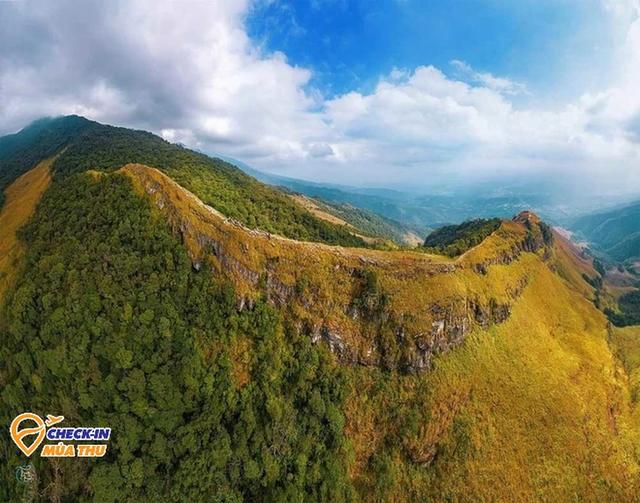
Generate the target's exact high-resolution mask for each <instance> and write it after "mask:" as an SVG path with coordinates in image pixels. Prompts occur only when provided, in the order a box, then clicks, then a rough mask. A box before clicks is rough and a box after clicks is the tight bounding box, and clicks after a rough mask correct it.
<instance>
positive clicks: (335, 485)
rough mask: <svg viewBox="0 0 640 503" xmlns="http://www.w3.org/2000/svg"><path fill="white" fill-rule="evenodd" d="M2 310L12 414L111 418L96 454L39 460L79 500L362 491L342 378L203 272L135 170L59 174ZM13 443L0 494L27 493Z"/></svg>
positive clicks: (73, 422)
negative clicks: (240, 307)
mask: <svg viewBox="0 0 640 503" xmlns="http://www.w3.org/2000/svg"><path fill="white" fill-rule="evenodd" d="M22 238H23V240H24V241H25V242H26V244H27V245H28V252H27V255H26V257H25V259H24V263H23V265H22V271H21V276H20V279H19V281H18V283H17V285H16V286H15V288H14V290H13V291H12V292H11V293H10V296H9V298H8V301H7V303H6V305H5V306H4V308H3V310H2V314H1V315H0V340H1V344H0V348H1V349H0V351H1V353H2V354H1V356H0V382H2V384H3V389H2V393H1V395H0V404H1V405H0V415H1V416H2V417H1V419H0V420H1V421H2V422H3V424H9V422H10V421H11V419H12V418H13V417H14V416H15V415H17V414H18V413H20V412H23V411H33V412H36V413H38V414H40V415H41V416H44V415H45V414H61V415H64V416H65V424H66V425H67V426H110V427H111V428H112V429H113V431H112V439H111V441H110V443H109V448H108V452H107V456H106V458H104V459H101V460H95V461H94V462H84V460H78V459H63V460H44V459H41V458H39V457H34V458H33V462H34V464H35V465H36V469H37V471H38V475H39V477H40V480H39V490H40V491H41V492H43V494H44V496H45V497H46V498H51V499H55V497H61V498H66V499H67V500H69V501H71V500H73V501H93V500H97V501H135V502H140V501H149V502H151V501H153V502H155V501H242V500H255V499H256V498H258V497H259V498H260V499H264V500H287V501H308V500H318V501H320V500H322V501H341V500H346V499H350V496H351V489H350V486H349V484H348V482H347V478H346V469H345V466H346V461H345V456H346V454H347V453H346V446H345V441H344V437H343V431H342V429H343V423H344V419H343V415H342V413H341V403H342V400H343V398H344V397H343V395H344V391H343V390H344V385H343V377H342V374H341V373H340V371H339V370H338V367H336V366H334V365H333V364H332V363H331V362H330V355H329V354H328V352H327V351H326V349H324V348H321V347H318V346H313V345H311V343H310V342H309V340H308V338H304V337H299V336H296V335H294V332H293V331H292V330H288V329H287V328H286V327H284V326H283V324H282V321H281V319H280V316H279V315H278V314H277V313H276V312H275V311H274V310H272V309H271V308H269V307H268V306H266V305H265V304H264V303H258V304H257V305H256V307H255V308H254V309H253V310H251V311H244V312H242V313H239V312H237V311H236V308H235V305H236V303H235V295H234V292H233V289H232V288H231V287H230V286H229V285H226V284H221V283H219V282H217V281H216V280H215V279H214V278H212V277H211V275H210V274H209V273H207V272H204V271H203V272H195V271H194V270H193V268H192V267H191V264H190V262H189V260H188V257H187V254H186V252H185V250H184V249H183V247H182V246H180V244H179V243H178V241H177V238H175V237H174V236H173V235H172V234H171V233H170V231H169V229H168V227H167V225H166V224H165V223H164V222H163V221H162V220H161V219H160V218H159V216H157V215H154V212H153V210H152V209H151V207H150V205H149V203H148V201H147V200H145V199H142V198H140V197H138V196H136V195H135V194H134V192H133V191H132V188H131V186H130V182H129V180H128V179H127V178H126V177H124V176H122V175H110V176H103V177H99V178H98V179H94V178H93V177H91V176H89V175H85V174H83V175H73V176H71V177H69V178H67V179H65V180H63V181H60V182H58V183H56V184H54V185H53V186H52V187H51V189H50V190H49V191H48V192H47V194H46V195H45V197H44V199H43V201H42V202H41V204H40V207H39V209H38V211H37V214H36V215H35V217H34V219H33V220H32V221H31V223H30V224H29V225H28V226H27V227H26V228H25V229H24V231H23V232H22ZM17 454H18V451H17V449H13V448H10V449H9V461H8V463H7V462H5V463H3V469H2V476H1V479H0V480H4V482H3V483H0V488H1V489H0V499H1V500H2V501H11V500H14V499H16V498H17V497H18V495H17V494H15V493H14V491H16V490H19V486H17V485H16V484H15V481H13V477H14V473H13V471H14V469H15V467H16V466H18V465H19V464H20V463H21V459H20V458H19V457H18V455H17Z"/></svg>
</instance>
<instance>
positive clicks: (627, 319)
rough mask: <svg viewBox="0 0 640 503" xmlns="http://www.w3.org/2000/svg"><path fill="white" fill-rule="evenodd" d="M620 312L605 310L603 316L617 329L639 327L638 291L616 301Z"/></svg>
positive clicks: (626, 294) (639, 294)
mask: <svg viewBox="0 0 640 503" xmlns="http://www.w3.org/2000/svg"><path fill="white" fill-rule="evenodd" d="M618 306H619V309H620V311H619V312H615V311H613V310H612V309H610V308H607V309H606V310H605V314H606V315H607V316H608V317H609V319H610V320H611V323H613V324H614V325H616V326H617V327H628V326H630V325H640V290H634V291H632V292H629V293H625V294H624V295H622V296H621V297H620V299H618Z"/></svg>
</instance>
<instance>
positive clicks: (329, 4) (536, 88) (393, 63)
mask: <svg viewBox="0 0 640 503" xmlns="http://www.w3.org/2000/svg"><path fill="white" fill-rule="evenodd" d="M605 10H606V9H605V6H604V4H603V2H601V1H598V0H316V1H310V2H307V1H295V0H280V1H263V2H259V3H257V4H255V5H254V7H253V9H252V10H251V11H250V14H249V16H248V18H247V29H248V32H249V34H250V36H251V37H252V38H253V39H254V40H255V41H256V42H257V43H258V44H259V45H261V46H262V47H263V48H264V50H267V51H282V52H283V53H284V54H286V56H287V58H288V61H289V62H290V63H292V64H295V65H299V66H303V67H306V68H312V69H313V79H312V81H311V84H312V85H315V86H317V87H318V88H319V89H320V90H321V91H322V92H323V93H325V94H326V95H327V96H333V95H337V94H342V93H345V92H348V91H352V90H357V91H361V92H370V91H371V90H372V88H373V87H374V86H375V85H376V84H377V81H378V79H379V78H380V76H381V75H386V74H388V73H389V72H391V70H392V69H393V68H404V69H412V68H416V67H419V66H422V65H434V66H436V67H438V68H440V69H442V70H443V71H445V72H450V73H451V74H453V75H455V73H456V72H455V68H452V67H451V65H450V62H451V61H452V60H462V61H464V62H466V63H468V64H469V65H470V66H472V67H473V68H476V69H480V70H482V71H487V72H491V73H492V74H494V75H508V76H509V77H510V78H513V79H515V80H518V81H523V82H526V84H527V87H528V88H529V89H530V90H531V93H535V94H536V95H537V97H538V98H540V97H541V96H540V94H543V95H546V94H553V98H554V99H559V98H561V97H562V96H560V94H565V92H573V91H575V89H571V90H567V91H565V90H564V86H558V84H559V83H563V82H564V81H566V80H569V79H574V78H575V76H576V75H580V77H581V78H580V79H579V85H580V87H583V88H586V87H589V86H595V85H597V84H598V83H599V82H600V81H601V77H602V75H606V73H607V72H606V68H607V67H608V65H609V64H610V60H611V58H610V56H611V51H612V48H613V43H614V34H613V33H612V31H611V29H610V21H609V17H608V15H607V13H606V12H605ZM593 65H597V66H598V68H599V69H601V72H592V71H590V70H591V69H592V67H593ZM558 88H560V89H558ZM559 90H560V93H559V92H558V91H559Z"/></svg>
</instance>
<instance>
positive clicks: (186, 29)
mask: <svg viewBox="0 0 640 503" xmlns="http://www.w3.org/2000/svg"><path fill="white" fill-rule="evenodd" d="M639 88H640V0H375V1H374V0H308V1H303V0H209V1H206V2H203V1H191V0H183V1H180V2H157V1H154V0H110V1H109V2H104V1H102V0H85V1H83V2H77V1H76V0H56V1H55V2H51V1H47V0H15V1H11V2H2V1H0V134H5V133H9V132H13V131H16V130H18V129H20V128H21V127H23V126H24V125H25V124H27V123H28V122H29V121H31V120H34V119H36V118H39V117H42V116H45V115H60V114H69V113H76V114H80V115H84V116H87V117H89V118H91V119H94V120H98V121H101V122H105V123H110V124H116V125H121V126H128V127H135V128H141V129H146V130H149V131H152V132H155V133H157V134H159V135H161V136H163V137H164V138H166V139H167V140H169V141H174V142H181V143H183V144H185V145H188V146H190V147H193V148H196V149H198V150H201V151H204V152H209V153H220V154H224V155H226V156H229V157H234V158H237V159H239V160H241V161H244V162H246V163H247V164H249V165H251V166H253V167H255V168H257V169H261V170H263V171H268V172H272V173H277V174H282V175H287V176H292V177H297V178H305V179H310V180H315V181H322V182H333V183H343V184H353V185H367V186H377V187H398V188H407V187H410V188H415V189H416V190H424V191H425V192H428V191H429V190H432V189H433V188H434V187H436V186H437V187H445V188H450V189H459V188H464V187H465V186H466V188H469V187H472V188H474V187H480V186H487V185H486V184H488V186H495V187H497V188H499V189H500V188H502V187H503V186H505V187H506V185H508V184H510V185H511V186H512V187H513V186H516V185H517V186H520V187H523V186H526V187H539V188H541V189H540V190H545V191H546V190H554V191H555V192H557V194H558V195H559V197H560V198H566V197H567V196H568V195H570V193H573V194H575V195H577V196H579V197H583V198H584V197H590V196H591V195H593V194H597V193H601V194H623V193H625V194H628V193H633V194H638V193H640V93H638V89H639ZM483 184H485V185H483ZM542 188H544V189H542Z"/></svg>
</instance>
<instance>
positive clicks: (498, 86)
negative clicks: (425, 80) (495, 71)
mask: <svg viewBox="0 0 640 503" xmlns="http://www.w3.org/2000/svg"><path fill="white" fill-rule="evenodd" d="M451 65H452V66H453V67H454V68H456V69H457V70H458V72H459V73H460V75H461V77H462V78H463V79H469V80H470V81H471V82H472V83H475V84H480V85H481V86H483V87H487V88H489V89H491V90H493V91H497V92H499V93H502V94H511V95H515V94H527V86H526V85H525V84H523V83H521V82H515V81H513V80H511V79H507V78H504V77H496V76H495V75H492V74H490V73H488V72H478V71H476V70H474V69H473V68H472V67H471V66H469V65H468V64H467V63H465V62H464V61H460V60H459V59H454V60H453V61H451Z"/></svg>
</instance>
